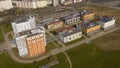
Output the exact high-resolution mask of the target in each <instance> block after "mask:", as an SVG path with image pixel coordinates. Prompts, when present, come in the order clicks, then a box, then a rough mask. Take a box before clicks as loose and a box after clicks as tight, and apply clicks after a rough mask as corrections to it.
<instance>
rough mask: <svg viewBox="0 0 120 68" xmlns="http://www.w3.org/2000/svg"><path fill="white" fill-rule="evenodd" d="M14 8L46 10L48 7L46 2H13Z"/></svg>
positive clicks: (22, 0)
mask: <svg viewBox="0 0 120 68" xmlns="http://www.w3.org/2000/svg"><path fill="white" fill-rule="evenodd" d="M12 2H13V5H14V7H18V8H34V9H36V8H44V7H47V5H48V2H47V1H46V0H13V1H12Z"/></svg>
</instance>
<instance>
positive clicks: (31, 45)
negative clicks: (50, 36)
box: [26, 27, 46, 57]
mask: <svg viewBox="0 0 120 68" xmlns="http://www.w3.org/2000/svg"><path fill="white" fill-rule="evenodd" d="M34 31H35V32H36V34H35V35H34V34H32V36H29V35H28V36H27V37H26V44H27V49H28V56H30V57H34V56H38V55H41V54H44V53H45V52H46V49H45V46H46V39H45V31H44V28H43V27H41V28H40V29H37V30H34Z"/></svg>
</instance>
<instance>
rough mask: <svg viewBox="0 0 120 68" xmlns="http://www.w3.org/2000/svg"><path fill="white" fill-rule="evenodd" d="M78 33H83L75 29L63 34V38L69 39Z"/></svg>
mask: <svg viewBox="0 0 120 68" xmlns="http://www.w3.org/2000/svg"><path fill="white" fill-rule="evenodd" d="M78 32H81V29H75V30H73V31H66V32H63V33H62V35H63V37H67V36H70V35H73V34H76V33H78Z"/></svg>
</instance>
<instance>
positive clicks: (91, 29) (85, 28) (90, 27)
mask: <svg viewBox="0 0 120 68" xmlns="http://www.w3.org/2000/svg"><path fill="white" fill-rule="evenodd" d="M99 30H100V25H99V24H98V23H96V22H91V23H83V25H82V32H83V33H84V34H87V35H89V34H93V33H95V32H97V31H99Z"/></svg>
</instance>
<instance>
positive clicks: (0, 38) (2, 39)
mask: <svg viewBox="0 0 120 68" xmlns="http://www.w3.org/2000/svg"><path fill="white" fill-rule="evenodd" d="M2 42H4V38H3V35H2V30H1V28H0V43H2Z"/></svg>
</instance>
